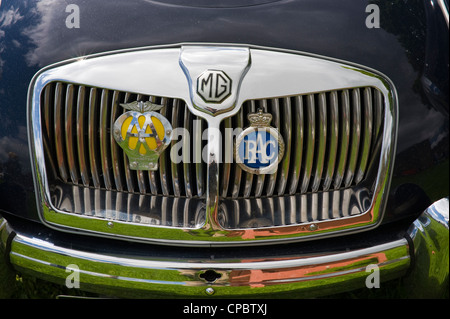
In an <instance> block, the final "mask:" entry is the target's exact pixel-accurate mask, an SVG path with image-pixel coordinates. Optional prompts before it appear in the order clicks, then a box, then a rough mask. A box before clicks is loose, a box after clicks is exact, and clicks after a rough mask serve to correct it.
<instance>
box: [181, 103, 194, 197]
mask: <svg viewBox="0 0 450 319" xmlns="http://www.w3.org/2000/svg"><path fill="white" fill-rule="evenodd" d="M183 114H184V121H183V127H184V128H185V129H186V130H187V131H188V132H192V114H191V112H189V110H188V107H187V105H184V111H183ZM189 135H190V134H189ZM192 138H193V137H191V136H183V173H184V189H185V191H186V196H187V197H192V196H193V180H192V165H191V162H192V157H191V152H192V150H191V145H192V144H191V141H192Z"/></svg>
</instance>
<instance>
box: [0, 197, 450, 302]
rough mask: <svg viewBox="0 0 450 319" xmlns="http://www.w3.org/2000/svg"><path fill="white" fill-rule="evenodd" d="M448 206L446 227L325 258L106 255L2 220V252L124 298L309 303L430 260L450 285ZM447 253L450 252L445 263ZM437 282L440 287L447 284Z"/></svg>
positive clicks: (43, 273) (435, 222)
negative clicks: (437, 236)
mask: <svg viewBox="0 0 450 319" xmlns="http://www.w3.org/2000/svg"><path fill="white" fill-rule="evenodd" d="M441 206H442V205H441ZM433 207H436V206H433ZM444 207H445V205H444ZM446 207H447V223H446V224H445V222H444V223H441V219H442V218H435V217H439V216H443V215H442V213H439V214H436V213H433V212H435V211H436V209H435V210H427V211H426V212H425V213H424V216H427V218H428V219H427V221H426V222H424V221H425V219H424V217H423V216H421V217H420V218H419V219H418V220H416V221H415V222H414V223H413V225H411V228H410V230H409V234H410V236H411V237H410V238H409V237H408V236H406V237H405V238H400V239H395V240H391V241H388V242H384V243H380V244H377V245H373V246H370V247H365V248H355V249H351V248H350V249H349V248H348V247H346V248H342V250H340V251H332V252H329V253H320V254H318V253H298V254H295V253H290V254H286V255H285V256H277V257H270V256H261V257H259V258H254V257H249V258H236V259H234V258H233V259H232V258H230V257H228V258H224V257H218V258H215V257H214V256H211V257H210V258H207V259H198V257H192V256H188V257H183V255H181V256H179V257H177V256H175V255H174V256H173V258H168V257H167V255H165V256H149V255H150V254H149V255H145V254H144V253H145V251H144V252H141V253H137V252H136V251H126V250H125V251H122V253H121V254H117V252H115V253H111V252H104V253H102V252H98V251H97V252H95V251H94V250H89V249H80V248H76V247H75V245H73V244H72V243H70V242H59V241H57V240H53V241H52V239H49V238H44V236H40V235H39V234H34V235H30V234H28V235H27V234H25V232H22V233H21V232H20V231H16V230H14V229H12V228H11V226H10V224H8V222H7V221H6V220H5V219H4V218H3V219H0V240H1V241H0V245H1V246H0V247H1V248H2V249H3V250H4V251H5V252H6V255H7V256H8V257H9V261H10V263H11V264H12V265H13V267H14V268H16V269H17V270H19V271H22V272H23V273H29V274H34V275H37V276H39V277H41V278H44V279H49V280H51V281H54V282H58V283H61V284H65V283H66V280H68V278H75V277H74V276H73V274H74V273H75V272H76V274H77V275H78V278H79V280H80V282H79V288H80V289H83V290H87V291H93V292H98V293H102V294H107V295H114V296H119V297H147V298H148V297H169V298H172V297H186V296H187V297H206V296H207V295H214V296H216V297H255V296H258V297H261V296H271V297H273V296H274V294H278V295H281V296H285V297H311V296H320V295H328V294H333V293H338V292H342V291H346V290H351V289H356V288H361V287H365V286H366V282H367V281H368V278H369V275H371V274H373V269H376V270H377V271H379V274H377V275H379V279H380V281H381V282H383V281H386V280H390V279H394V278H397V277H400V276H403V275H405V274H406V273H407V272H408V270H410V268H411V265H413V261H414V260H415V261H416V262H414V264H416V265H418V266H420V265H419V263H418V262H417V261H419V259H424V256H428V257H429V258H432V260H433V264H435V265H436V266H438V263H440V264H442V262H446V263H447V264H446V265H447V267H445V268H444V267H440V268H439V269H440V272H439V278H440V279H442V278H444V282H445V271H446V274H447V275H446V276H447V277H446V278H447V282H448V201H447V206H446ZM437 209H438V210H439V211H440V210H441V208H437ZM444 221H445V218H444ZM445 230H446V233H445ZM434 231H438V233H440V234H442V236H441V237H442V238H441V239H440V240H441V241H440V242H439V244H438V243H437V242H434V246H433V247H432V249H433V250H432V251H428V250H427V247H429V244H428V242H429V241H433V239H432V238H431V237H430V235H431V234H433V232H434ZM411 238H412V240H411ZM411 244H413V245H414V247H413V249H411V248H412V247H411ZM311 245H315V242H311ZM445 245H446V246H445ZM438 246H439V247H438ZM438 248H439V249H438ZM211 251H212V250H211ZM268 251H269V250H268ZM412 251H413V252H414V255H411V252H412ZM443 254H447V255H446V256H447V258H446V259H445V258H442V256H443ZM185 255H186V254H185ZM444 257H445V256H444ZM425 264H426V263H425ZM422 266H423V265H422ZM430 267H431V264H430ZM412 268H415V267H412ZM432 268H434V269H435V268H436V267H432ZM432 271H434V270H431V268H430V272H432ZM419 273H423V271H422V272H420V271H419ZM443 273H444V274H443ZM425 274H426V272H425ZM70 275H72V276H70ZM430 275H432V274H430ZM422 280H425V281H426V280H427V278H422ZM439 284H440V285H442V280H440V281H439Z"/></svg>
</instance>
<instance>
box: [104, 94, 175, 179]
mask: <svg viewBox="0 0 450 319" xmlns="http://www.w3.org/2000/svg"><path fill="white" fill-rule="evenodd" d="M120 105H121V106H122V107H123V108H125V109H127V110H129V111H128V112H125V113H123V114H122V115H120V116H119V117H118V118H117V120H116V122H115V123H114V132H113V136H114V139H115V140H116V142H117V143H118V144H119V146H120V147H121V148H122V149H123V150H124V152H125V154H127V156H128V160H129V163H130V169H133V170H152V171H154V170H157V169H158V159H159V156H160V155H161V153H162V152H163V151H164V150H165V149H166V147H167V146H168V145H169V143H170V141H171V139H172V126H171V125H170V123H169V121H168V120H167V119H166V118H165V117H164V116H162V115H161V114H160V113H157V112H154V111H159V110H160V109H161V108H162V107H163V106H162V105H158V104H154V103H151V102H150V101H147V102H142V101H140V102H137V101H135V102H132V103H127V104H120Z"/></svg>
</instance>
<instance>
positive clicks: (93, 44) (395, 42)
mask: <svg viewBox="0 0 450 319" xmlns="http://www.w3.org/2000/svg"><path fill="white" fill-rule="evenodd" d="M162 2H164V1H144V0H131V1H115V2H112V1H106V0H103V1H95V2H94V1H79V0H77V1H70V3H71V4H77V5H78V6H79V8H80V28H72V29H70V28H67V27H66V23H65V22H66V18H67V17H68V16H69V14H70V12H66V6H67V3H66V2H62V1H61V2H56V3H55V2H54V1H45V0H43V1H30V0H25V1H2V3H1V5H0V212H1V211H6V212H10V213H14V214H17V215H20V216H24V217H29V218H35V217H36V210H35V196H34V189H33V182H32V176H31V170H30V164H31V163H30V159H29V152H28V142H27V134H26V100H27V90H28V84H29V82H30V80H31V78H32V76H33V75H34V74H35V73H36V72H37V71H38V70H39V69H40V68H42V67H44V66H46V65H49V64H51V63H56V62H59V61H61V60H65V59H70V58H74V57H79V56H83V55H87V54H93V53H98V52H104V51H110V50H117V49H125V48H133V47H142V46H151V45H165V44H173V43H181V42H207V43H244V44H253V45H261V46H268V47H277V48H282V49H292V50H297V51H304V52H309V53H313V54H319V55H324V56H329V57H332V58H337V59H342V60H347V61H351V62H354V63H358V64H361V65H365V66H367V67H370V68H373V69H376V70H378V71H380V72H382V73H384V74H385V75H387V76H388V77H389V78H390V79H391V80H392V81H393V82H394V84H395V85H396V88H397V92H398V98H399V105H400V113H399V131H398V143H397V156H396V162H395V168H394V179H393V185H392V187H391V200H390V202H389V204H388V213H389V216H391V217H396V216H402V215H404V214H416V213H420V212H421V211H422V210H423V209H424V208H425V207H426V206H428V205H427V204H428V203H429V202H431V201H434V200H436V199H439V198H441V197H444V196H447V195H448V87H449V85H448V27H447V26H446V24H445V21H444V19H443V17H442V15H441V13H440V12H439V10H440V9H439V8H438V6H437V5H435V6H432V5H431V4H430V2H429V1H427V2H423V3H422V2H421V1H414V2H406V3H405V2H404V1H400V0H398V1H389V2H385V1H370V3H376V4H378V5H379V8H380V18H381V23H380V26H381V28H379V29H375V28H374V29H369V28H367V27H366V24H365V20H366V17H367V16H368V13H366V12H365V10H366V6H367V5H368V4H369V1H368V2H365V1H333V0H322V1H318V0H302V1H276V2H272V3H265V2H269V1H259V2H261V3H265V4H259V5H258V4H256V2H255V1H248V2H247V3H249V6H248V7H242V6H239V7H232V8H223V7H222V8H205V7H203V6H202V1H196V3H197V5H194V6H183V5H182V1H175V0H173V1H167V3H168V4H167V3H166V4H163V3H162ZM203 3H205V2H204V1H203ZM218 6H220V5H218Z"/></svg>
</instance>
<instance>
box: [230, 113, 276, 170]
mask: <svg viewBox="0 0 450 319" xmlns="http://www.w3.org/2000/svg"><path fill="white" fill-rule="evenodd" d="M248 120H249V121H250V127H248V128H246V129H245V130H243V131H242V133H241V134H239V135H238V137H237V139H236V148H235V157H236V161H237V163H238V165H239V166H240V167H241V168H242V169H243V170H244V171H247V172H250V173H253V174H258V175H260V174H273V173H275V172H276V170H277V167H278V163H279V162H280V161H281V159H282V158H283V155H284V141H283V137H282V136H281V134H280V133H279V132H278V131H277V129H276V128H274V127H271V126H269V125H270V122H271V121H272V115H271V114H269V113H263V112H262V110H261V109H260V110H258V113H251V114H249V115H248Z"/></svg>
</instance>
